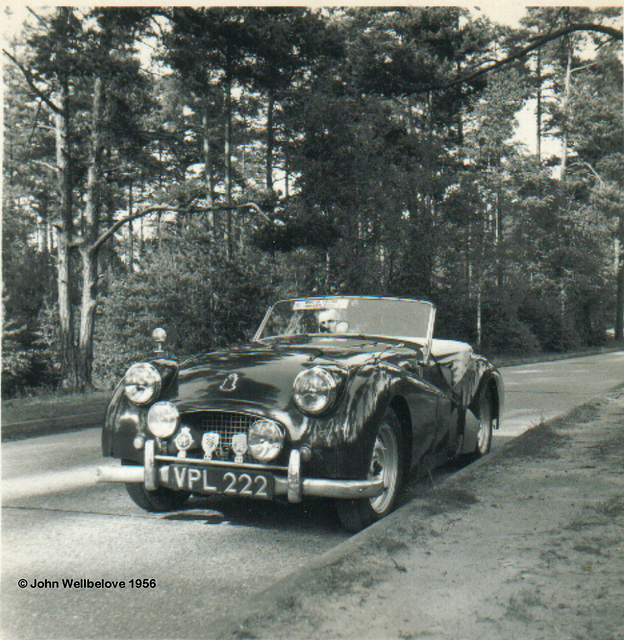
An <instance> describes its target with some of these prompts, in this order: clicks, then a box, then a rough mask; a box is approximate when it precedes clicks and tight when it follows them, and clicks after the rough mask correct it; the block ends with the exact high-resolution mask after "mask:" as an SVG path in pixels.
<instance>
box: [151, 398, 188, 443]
mask: <svg viewBox="0 0 624 640" xmlns="http://www.w3.org/2000/svg"><path fill="white" fill-rule="evenodd" d="M179 422H180V412H179V411H178V408H177V407H176V406H175V405H174V404H171V402H157V403H156V404H153V405H152V406H151V407H150V410H149V412H148V414H147V427H148V429H149V430H150V431H151V432H152V433H153V434H154V435H155V436H156V437H157V438H168V437H169V436H170V435H172V434H173V432H174V431H175V430H176V429H177V428H178V423H179Z"/></svg>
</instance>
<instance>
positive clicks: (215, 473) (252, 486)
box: [169, 464, 275, 500]
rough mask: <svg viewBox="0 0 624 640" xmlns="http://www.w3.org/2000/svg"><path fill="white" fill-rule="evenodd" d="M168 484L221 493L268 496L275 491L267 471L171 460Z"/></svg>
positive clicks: (271, 495)
mask: <svg viewBox="0 0 624 640" xmlns="http://www.w3.org/2000/svg"><path fill="white" fill-rule="evenodd" d="M169 486H170V487H171V488H172V489H179V490H181V491H191V492H192V493H206V494H212V493H222V494H224V495H227V496H243V497H246V498H260V499H262V500H271V499H272V498H273V495H274V493H275V478H274V477H273V474H271V473H265V472H258V471H239V470H236V471H234V470H232V469H216V468H214V467H188V466H186V465H178V464H172V465H171V467H170V468H169Z"/></svg>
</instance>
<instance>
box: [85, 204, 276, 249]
mask: <svg viewBox="0 0 624 640" xmlns="http://www.w3.org/2000/svg"><path fill="white" fill-rule="evenodd" d="M199 195H200V193H199V192H198V193H196V194H195V195H194V196H193V197H192V198H191V201H190V202H189V203H188V204H187V205H186V206H184V207H175V206H171V205H169V204H163V205H154V206H151V207H147V209H142V210H140V211H136V212H135V213H133V214H131V215H127V216H124V217H123V218H120V219H119V220H117V222H115V223H114V224H113V225H112V226H111V227H110V228H109V229H107V230H106V231H105V232H104V233H103V234H102V235H101V236H100V237H99V238H98V239H97V240H96V241H95V242H94V243H93V244H92V245H91V246H90V247H89V249H88V251H90V252H92V253H97V251H99V249H100V247H101V246H102V245H103V244H104V243H105V242H106V241H107V240H109V239H110V238H111V237H112V236H113V235H114V234H115V233H117V231H119V229H121V227H123V226H124V225H125V224H127V223H128V222H132V221H133V220H137V219H138V218H143V217H145V216H147V215H149V214H150V213H156V212H167V211H170V212H172V213H181V214H188V213H209V212H219V211H231V210H232V209H235V210H240V209H252V210H253V211H254V212H255V213H256V214H257V215H258V216H259V217H261V218H262V219H263V220H264V221H265V222H268V223H269V224H273V220H271V218H269V216H267V215H266V213H264V211H262V209H261V208H260V207H259V206H258V205H257V204H256V203H255V202H245V203H244V204H237V205H232V206H227V205H222V206H216V207H191V206H190V204H191V202H192V201H193V200H194V199H195V198H197V197H198V196H199ZM79 244H80V241H78V243H77V244H76V246H78V245H79Z"/></svg>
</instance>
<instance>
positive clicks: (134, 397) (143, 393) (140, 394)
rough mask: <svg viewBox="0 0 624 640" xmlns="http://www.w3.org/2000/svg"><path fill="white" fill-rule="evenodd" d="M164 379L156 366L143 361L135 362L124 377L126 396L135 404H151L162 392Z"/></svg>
mask: <svg viewBox="0 0 624 640" xmlns="http://www.w3.org/2000/svg"><path fill="white" fill-rule="evenodd" d="M161 384H162V379H161V377H160V373H158V369H156V367H155V366H153V365H151V364H148V363H147V362H142V363H140V364H133V365H132V366H131V367H130V368H129V369H128V371H127V372H126V375H125V377H124V391H125V394H126V398H128V400H130V402H134V404H149V403H150V402H151V401H152V400H154V398H156V397H157V396H158V394H159V393H160V386H161Z"/></svg>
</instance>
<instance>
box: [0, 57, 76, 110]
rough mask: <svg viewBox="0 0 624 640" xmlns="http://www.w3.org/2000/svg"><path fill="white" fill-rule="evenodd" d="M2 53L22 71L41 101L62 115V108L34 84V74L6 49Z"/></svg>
mask: <svg viewBox="0 0 624 640" xmlns="http://www.w3.org/2000/svg"><path fill="white" fill-rule="evenodd" d="M2 53H4V55H5V56H6V57H7V58H9V60H11V62H13V64H14V65H15V66H16V67H17V68H18V69H19V70H20V71H21V72H22V75H23V76H24V78H26V82H27V83H28V86H29V87H30V88H31V89H32V90H33V91H34V92H35V93H36V94H37V96H38V97H39V98H41V100H43V102H45V103H46V104H47V105H48V107H50V109H52V111H54V113H58V114H59V115H64V112H63V109H62V108H61V107H59V106H58V105H57V104H55V102H54V101H53V100H52V99H51V98H50V97H49V96H46V94H45V93H43V91H41V89H39V87H38V86H37V85H36V84H35V80H36V79H35V77H34V75H33V74H32V73H31V72H30V71H29V70H28V69H26V67H24V65H22V64H21V63H20V62H18V60H17V59H16V58H15V57H13V56H12V55H11V54H10V53H9V52H8V51H7V50H6V49H2Z"/></svg>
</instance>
